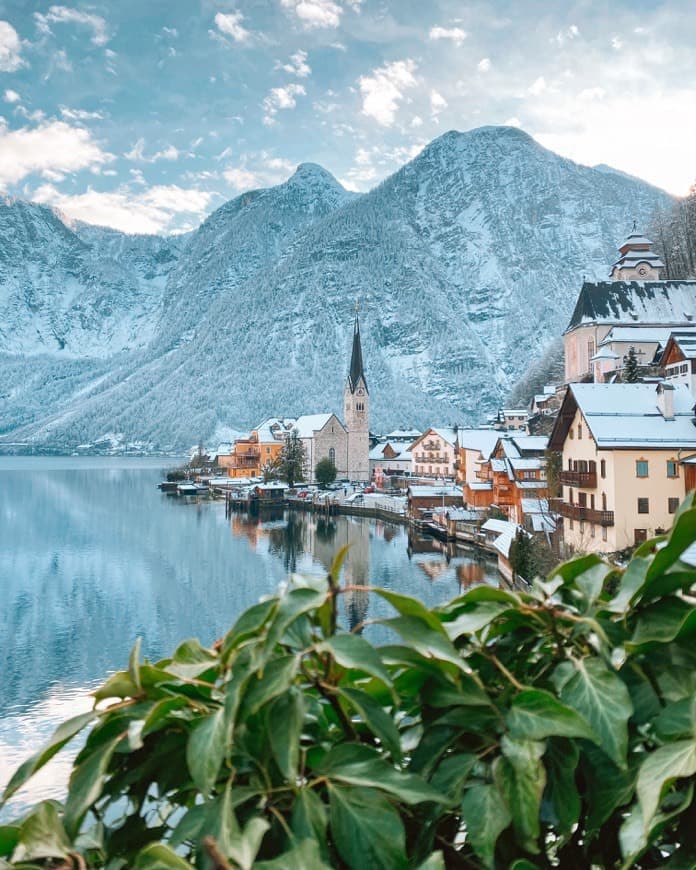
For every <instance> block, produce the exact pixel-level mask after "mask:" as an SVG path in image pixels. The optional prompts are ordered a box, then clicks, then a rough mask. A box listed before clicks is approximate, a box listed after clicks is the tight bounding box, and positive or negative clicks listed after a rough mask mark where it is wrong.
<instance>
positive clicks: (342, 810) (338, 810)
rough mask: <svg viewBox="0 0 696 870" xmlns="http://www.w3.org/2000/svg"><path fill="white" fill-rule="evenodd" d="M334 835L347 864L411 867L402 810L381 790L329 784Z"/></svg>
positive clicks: (363, 866) (337, 846) (360, 868)
mask: <svg viewBox="0 0 696 870" xmlns="http://www.w3.org/2000/svg"><path fill="white" fill-rule="evenodd" d="M329 795H330V804H329V806H330V819H331V836H332V839H333V841H334V843H335V844H336V849H337V850H338V853H339V855H340V856H341V858H342V859H343V860H344V861H345V862H346V864H347V865H348V867H350V868H357V870H364V868H367V867H389V868H393V870H400V868H404V870H405V868H407V867H408V859H407V857H406V835H405V832H404V826H403V822H402V821H401V817H400V816H399V813H398V812H397V811H396V810H395V809H394V807H393V806H392V805H391V804H390V803H389V801H388V800H387V799H386V797H384V796H383V795H381V794H380V793H379V792H375V791H372V790H370V789H363V788H350V787H346V786H336V785H331V786H329Z"/></svg>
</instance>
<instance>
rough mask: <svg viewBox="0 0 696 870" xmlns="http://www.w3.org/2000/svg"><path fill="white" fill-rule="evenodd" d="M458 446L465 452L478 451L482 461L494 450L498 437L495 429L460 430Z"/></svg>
mask: <svg viewBox="0 0 696 870" xmlns="http://www.w3.org/2000/svg"><path fill="white" fill-rule="evenodd" d="M457 434H458V436H459V446H460V447H463V448H464V449H465V450H478V451H479V453H480V454H481V455H482V456H483V458H484V459H488V457H489V456H490V455H491V453H493V451H494V450H495V445H496V444H497V443H498V438H499V437H500V435H499V434H498V432H496V431H495V429H460V430H459V432H458V433H457Z"/></svg>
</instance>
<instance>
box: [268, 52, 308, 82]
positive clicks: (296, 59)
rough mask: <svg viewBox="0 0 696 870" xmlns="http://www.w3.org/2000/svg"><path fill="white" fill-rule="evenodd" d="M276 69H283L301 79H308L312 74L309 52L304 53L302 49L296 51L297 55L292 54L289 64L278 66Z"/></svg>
mask: <svg viewBox="0 0 696 870" xmlns="http://www.w3.org/2000/svg"><path fill="white" fill-rule="evenodd" d="M276 69H282V70H284V71H285V72H287V73H290V75H293V76H297V77H298V78H300V79H304V78H307V76H308V75H311V72H312V67H311V66H310V65H309V64H308V63H307V52H306V51H302V49H300V50H299V51H296V52H295V54H291V55H290V61H289V62H288V63H284V64H277V65H276Z"/></svg>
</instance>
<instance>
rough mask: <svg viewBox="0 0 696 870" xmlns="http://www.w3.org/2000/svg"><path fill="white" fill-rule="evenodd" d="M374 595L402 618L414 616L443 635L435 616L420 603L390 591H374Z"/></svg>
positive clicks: (408, 596) (442, 629)
mask: <svg viewBox="0 0 696 870" xmlns="http://www.w3.org/2000/svg"><path fill="white" fill-rule="evenodd" d="M374 592H375V594H377V595H379V596H380V597H381V598H384V600H385V601H388V602H389V603H390V604H391V606H392V607H393V608H394V610H396V611H397V612H398V613H400V614H401V615H402V616H415V617H417V618H418V619H421V620H422V621H423V622H424V623H425V624H426V625H427V626H428V628H430V629H431V630H432V631H436V632H439V633H440V634H444V633H445V630H444V628H443V625H442V623H441V622H440V620H439V619H438V618H437V616H436V615H435V614H434V613H433V612H432V610H429V609H428V608H427V607H426V606H425V605H424V604H423V602H422V601H419V600H418V599H417V598H412V597H411V596H410V595H402V593H401V592H394V591H392V590H391V589H375V590H374Z"/></svg>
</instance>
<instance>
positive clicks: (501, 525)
mask: <svg viewBox="0 0 696 870" xmlns="http://www.w3.org/2000/svg"><path fill="white" fill-rule="evenodd" d="M514 525H515V524H514V523H511V522H510V520H495V519H491V520H486V522H485V523H484V524H483V525H482V526H481V531H482V532H504V531H506V530H507V528H508V526H514Z"/></svg>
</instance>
